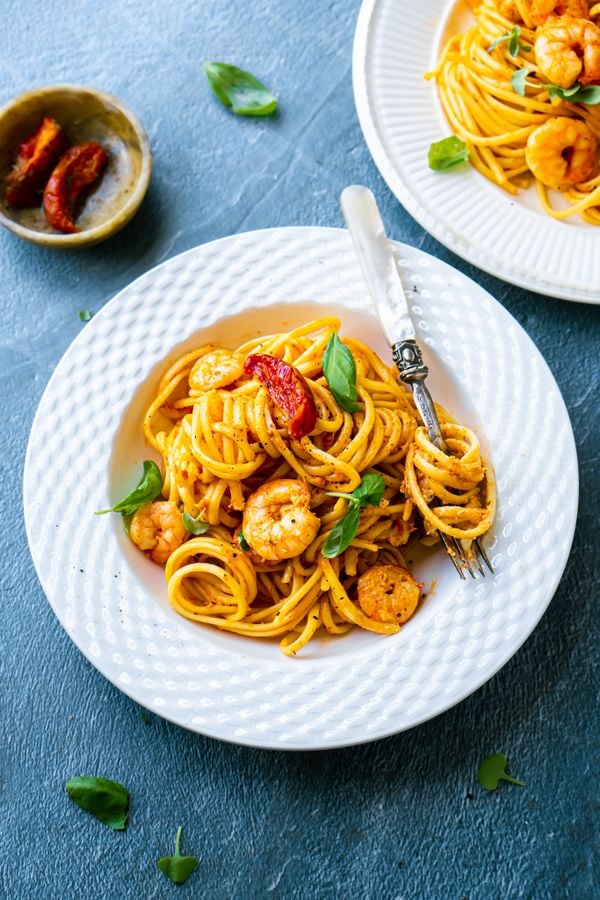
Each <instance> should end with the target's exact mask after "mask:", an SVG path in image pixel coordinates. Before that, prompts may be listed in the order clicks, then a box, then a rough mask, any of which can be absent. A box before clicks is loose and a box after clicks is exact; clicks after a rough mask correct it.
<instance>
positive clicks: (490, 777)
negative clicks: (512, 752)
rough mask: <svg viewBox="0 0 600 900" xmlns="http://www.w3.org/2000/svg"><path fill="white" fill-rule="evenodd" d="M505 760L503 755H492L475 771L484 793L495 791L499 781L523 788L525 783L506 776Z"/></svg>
mask: <svg viewBox="0 0 600 900" xmlns="http://www.w3.org/2000/svg"><path fill="white" fill-rule="evenodd" d="M506 764H507V759H506V756H505V755H504V753H493V754H492V755H491V756H488V757H487V758H486V759H484V760H483V762H482V763H481V765H480V766H479V769H478V770H477V781H478V782H479V784H480V785H481V787H484V788H485V789H486V791H495V790H496V788H497V787H498V785H499V784H500V782H501V781H510V782H511V784H518V785H519V787H525V782H523V781H519V780H518V779H517V778H512V777H511V776H510V775H507V774H506V771H505V770H506Z"/></svg>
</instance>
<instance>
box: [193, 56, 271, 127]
mask: <svg viewBox="0 0 600 900" xmlns="http://www.w3.org/2000/svg"><path fill="white" fill-rule="evenodd" d="M204 71H205V72H206V77H207V78H208V83H209V84H210V86H211V89H212V92H213V94H214V95H215V97H217V99H218V100H220V101H221V103H222V104H223V106H227V107H228V108H230V109H231V111H232V112H234V113H235V114H236V115H238V116H270V115H271V113H274V112H275V110H276V109H277V99H276V98H275V97H274V96H273V94H272V93H271V92H270V91H269V89H268V88H266V87H265V86H264V84H261V82H260V81H259V80H258V79H257V78H255V77H254V75H251V74H250V72H245V71H244V70H243V69H238V67H237V66H231V65H229V63H221V62H205V63H204Z"/></svg>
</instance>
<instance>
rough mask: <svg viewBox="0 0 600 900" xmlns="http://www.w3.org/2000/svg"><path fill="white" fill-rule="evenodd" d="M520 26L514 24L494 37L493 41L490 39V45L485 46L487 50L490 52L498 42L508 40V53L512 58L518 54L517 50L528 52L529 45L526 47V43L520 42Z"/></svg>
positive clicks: (501, 42)
mask: <svg viewBox="0 0 600 900" xmlns="http://www.w3.org/2000/svg"><path fill="white" fill-rule="evenodd" d="M520 38H521V28H520V26H519V25H515V27H514V28H512V29H511V30H510V31H505V32H504V34H502V35H500V37H499V38H496V40H495V41H492V43H491V44H490V46H489V47H488V48H487V52H488V53H491V52H492V51H493V50H495V49H496V48H497V47H499V46H500V44H503V43H504V41H508V53H509V55H510V56H512V58H513V59H514V58H515V56H517V55H518V53H519V50H523V51H524V52H528V51H529V50H531V47H528V46H527V44H522V43H521V39H520Z"/></svg>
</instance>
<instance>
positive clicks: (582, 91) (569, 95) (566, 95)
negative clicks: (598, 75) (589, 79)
mask: <svg viewBox="0 0 600 900" xmlns="http://www.w3.org/2000/svg"><path fill="white" fill-rule="evenodd" d="M543 87H544V88H545V89H546V90H547V91H548V96H549V97H550V99H551V100H553V99H554V98H555V97H559V98H560V99H561V100H568V101H569V103H586V104H587V105H588V106H596V105H597V104H598V103H600V85H598V84H589V85H587V86H584V85H582V84H579V82H578V81H577V82H575V84H573V85H571V87H570V88H562V87H560V85H558V84H545V85H543Z"/></svg>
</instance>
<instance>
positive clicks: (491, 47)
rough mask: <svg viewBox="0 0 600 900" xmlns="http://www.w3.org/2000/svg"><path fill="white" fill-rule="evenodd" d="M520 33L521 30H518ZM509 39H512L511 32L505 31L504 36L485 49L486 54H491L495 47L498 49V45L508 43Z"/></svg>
mask: <svg viewBox="0 0 600 900" xmlns="http://www.w3.org/2000/svg"><path fill="white" fill-rule="evenodd" d="M517 27H518V26H517ZM514 30H515V29H514V28H513V31H514ZM520 32H521V29H520V28H519V33H520ZM511 37H512V32H511V31H505V32H504V34H501V35H500V37H498V38H496V40H495V41H492V43H491V44H490V46H489V47H488V48H487V52H488V53H491V52H492V51H493V50H495V49H496V48H497V47H499V46H500V44H503V43H504V41H509V40H510V39H511ZM517 37H518V35H517Z"/></svg>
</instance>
